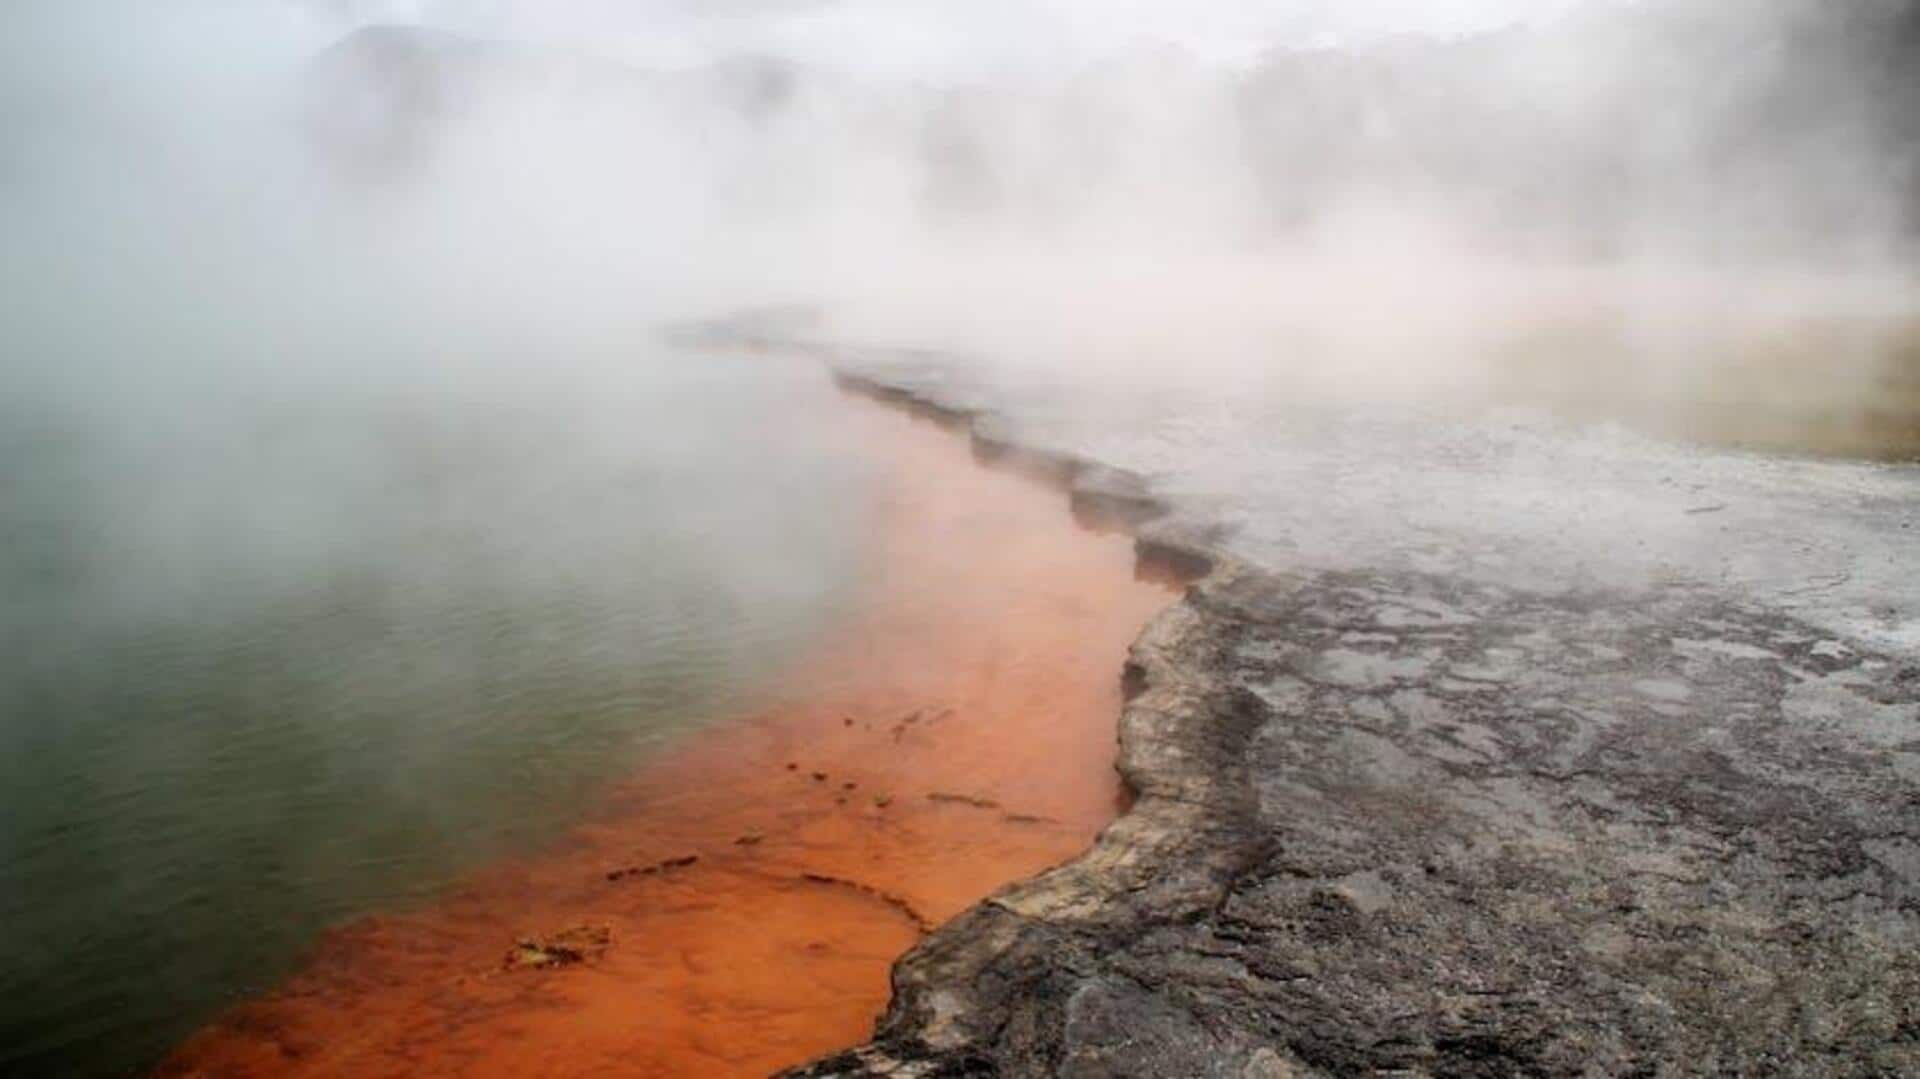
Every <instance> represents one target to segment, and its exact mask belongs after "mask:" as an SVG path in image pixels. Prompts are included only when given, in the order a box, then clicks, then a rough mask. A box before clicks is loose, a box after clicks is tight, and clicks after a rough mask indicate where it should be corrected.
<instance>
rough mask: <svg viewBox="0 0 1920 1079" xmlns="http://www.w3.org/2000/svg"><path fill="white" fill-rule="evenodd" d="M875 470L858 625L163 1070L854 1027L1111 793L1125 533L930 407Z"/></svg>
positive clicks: (643, 1051)
mask: <svg viewBox="0 0 1920 1079" xmlns="http://www.w3.org/2000/svg"><path fill="white" fill-rule="evenodd" d="M845 407H846V409H847V410H848V416H847V418H846V423H847V424H848V426H849V429H850V431H851V433H852V435H853V438H854V443H855V445H854V446H852V447H850V448H849V451H848V452H861V453H866V454H874V455H879V458H878V459H880V460H882V461H883V462H884V480H883V483H882V485H881V494H880V496H879V497H880V498H881V505H880V506H879V507H878V513H877V514H876V517H877V520H878V521H879V523H880V528H879V530H878V534H877V535H876V536H875V537H874V541H873V542H874V545H875V548H874V552H875V553H874V557H873V564H872V565H871V567H870V568H869V574H870V576H869V579H868V580H867V581H866V583H865V585H864V592H863V598H862V601H861V603H860V604H859V607H858V610H857V611H856V613H855V614H854V615H853V616H851V617H850V618H849V620H848V622H847V624H844V625H842V626H840V627H837V628H836V629H834V630H833V631H831V632H830V633H829V634H828V635H827V639H826V640H824V641H823V642H822V643H821V644H820V646H819V647H818V648H817V649H815V650H813V651H812V652H811V653H810V654H809V655H808V656H807V657H806V660H805V662H803V663H801V664H799V665H797V666H796V668H795V669H794V670H792V671H791V672H787V674H786V676H785V679H784V683H783V690H784V691H783V692H782V694H781V698H782V699H783V700H786V701H792V702H797V703H792V704H783V705H780V706H777V707H773V708H770V709H768V710H767V711H765V712H762V713H761V714H757V715H750V716H744V717H741V718H740V719H738V720H734V721H728V722H722V723H718V724H715V725H714V726H713V727H712V728H710V729H709V730H707V731H706V732H704V733H702V734H700V735H698V736H695V737H694V738H692V739H690V740H689V741H688V742H686V743H684V744H683V745H682V746H681V747H679V748H678V749H676V750H674V751H673V752H671V753H669V754H667V755H666V756H665V757H663V758H661V759H658V760H656V761H655V762H653V763H651V764H649V765H648V766H647V767H646V769H645V770H644V771H643V772H642V773H641V774H639V775H637V776H635V777H633V778H632V779H631V780H630V781H628V782H626V783H624V784H623V785H621V786H620V788H619V789H618V790H617V791H616V792H615V793H614V795H613V796H612V797H611V798H610V799H609V800H608V802H607V804H606V805H605V806H604V807H603V809H601V810H600V811H598V812H597V813H596V814H595V815H594V816H593V818H592V819H591V820H590V821H589V822H588V823H586V824H583V825H582V826H581V827H579V828H578V829H577V830H575V832H574V833H573V834H571V835H570V836H568V837H567V838H566V839H564V840H563V841H561V842H560V843H559V844H558V845H557V846H556V847H555V848H553V849H550V850H547V851H544V852H542V853H540V854H539V855H537V856H536V857H533V858H531V859H527V860H524V861H518V862H513V863H509V864H503V865H496V866H493V867H490V868H488V869H486V870H485V871H483V872H481V873H478V874H476V875H475V876H473V877H472V878H471V879H469V880H467V881H466V882H464V883H463V884H462V885H461V886H460V887H459V888H457V889H455V890H454V891H453V892H452V894H449V895H447V896H445V897H443V898H442V899H439V900H436V901H435V902H434V903H432V904H431V905H429V906H427V907H425V908H424V909H420V910H417V911H411V912H407V913H402V914H394V915H387V916H379V917H369V918H365V919H362V920H360V921H358V922H355V923H353V924H351V925H348V926H346V927H344V928H342V929H340V930H338V931H336V932H334V933H332V934H330V935H329V936H328V937H327V938H326V939H325V940H323V941H322V942H320V944H319V945H318V946H317V947H316V949H315V952H314V954H313V956H312V957H311V959H310V960H309V962H308V964H307V966H306V967H305V969H304V970H303V971H301V972H300V973H299V974H297V975H295V976H294V977H293V978H291V979H290V980H288V981H287V982H286V983H285V984H284V985H283V986H281V987H280V988H279V989H277V990H275V991H274V992H272V993H271V994H269V995H267V996H265V997H263V998H261V999H259V1000H256V1001H252V1002H250V1003H247V1004H244V1005H241V1006H239V1007H237V1008H235V1009H233V1010H231V1011H229V1012H228V1013H227V1014H225V1015H224V1016H222V1017H221V1018H219V1019H218V1020H216V1021H215V1022H214V1023H212V1024H211V1025H209V1026H208V1027H207V1028H205V1029H204V1030H202V1031H201V1032H200V1033H199V1034H197V1035H195V1036H194V1037H193V1038H192V1039H190V1040H189V1041H188V1042H187V1043H186V1044H185V1045H183V1046H182V1047H180V1049H178V1050H177V1051H176V1052H175V1053H174V1055H173V1056H172V1057H171V1058H170V1059H169V1060H168V1061H166V1062H165V1063H164V1064H163V1065H162V1066H161V1069H160V1072H161V1073H162V1074H165V1075H195V1074H204V1075H269V1074H270V1075H289V1074H304V1075H356V1076H364V1075H376V1076H377V1075H421V1074H435V1075H473V1076H481V1075H488V1076H491V1075H500V1076H536V1075H567V1076H575V1075H601V1074H606V1075H614V1074H619V1075H643V1076H654V1075H659V1076H699V1077H703V1079H704V1077H720V1076H760V1075H766V1074H767V1073H769V1072H772V1071H775V1070H778V1069H779V1068H781V1067H784V1066H787V1065H792V1064H797V1063H801V1062H803V1061H805V1060H807V1059H809V1058H811V1057H813V1056H817V1055H819V1054H822V1053H825V1052H829V1051H832V1050H834V1049H838V1048H843V1047H845V1046H848V1045H851V1044H855V1043H857V1042H860V1041H862V1040H864V1039H865V1037H866V1036H867V1034H868V1033H869V1032H870V1031H871V1029H872V1025H873V1021H874V1019H875V1018H876V1016H877V1015H878V1014H879V1012H880V1011H881V1010H882V1009H883V1008H884V1007H885V1005H886V1001H887V995H888V982H887V975H888V970H889V967H890V966H891V964H892V962H893V960H894V959H895V958H896V957H897V956H899V955H900V954H901V953H902V952H904V951H906V950H907V949H908V948H910V947H912V946H913V944H914V943H915V942H916V941H917V940H918V939H919V938H920V937H921V935H923V933H924V932H925V931H926V928H927V927H928V926H930V925H933V924H937V923H939V922H941V921H944V920H946V919H947V918H950V917H952V916H953V915H955V914H957V913H959V912H960V911H961V910H963V909H965V908H966V907H967V906H969V905H971V904H972V903H974V902H976V901H977V900H979V899H981V898H982V897H984V896H985V895H987V894H988V893H989V892H991V891H993V890H994V889H995V888H997V887H999V886H1001V885H1003V884H1005V883H1008V882H1009V881H1013V880H1017V879H1019V878H1022V877H1026V876H1029V875H1031V874H1033V873H1035V872H1038V871H1040V870H1042V869H1044V868H1047V867H1048V866H1052V865H1056V864H1058V863H1060V862H1062V861H1065V860H1067V859H1069V858H1071V857H1072V856H1074V855H1075V854H1077V853H1078V852H1080V851H1082V850H1084V849H1085V848H1086V846H1087V845H1088V843H1089V842H1090V841H1091V840H1092V838H1093V836H1094V834H1095V833H1096V832H1097V831H1098V830H1099V829H1100V828H1101V827H1102V826H1104V825H1105V824H1106V823H1107V822H1108V821H1110V820H1111V819H1112V818H1113V816H1114V815H1115V813H1116V812H1117V811H1118V810H1119V808H1120V804H1121V798H1122V791H1121V788H1120V784H1119V782H1118V779H1117V777H1116V775H1115V773H1114V771H1113V760H1114V751H1115V746H1114V731H1115V722H1116V720H1117V718H1118V714H1119V710H1120V705H1121V699H1120V686H1119V678H1120V671H1121V664H1122V662H1123V659H1124V657H1125V653H1126V648H1127V645H1128V644H1129V643H1130V642H1131V641H1132V639H1133V638H1134V636H1135V635H1136V634H1137V633H1138V632H1139V630H1140V628H1141V626H1142V625H1143V624H1144V623H1145V622H1146V620H1147V618H1148V617H1149V616H1150V615H1151V614H1152V613H1153V612H1154V611H1156V610H1157V609H1159V608H1160V607H1162V606H1164V605H1165V604H1166V603H1167V602H1168V595H1167V592H1166V590H1165V588H1164V587H1162V586H1160V585H1156V584H1151V583H1146V582H1142V581H1139V580H1136V579H1135V573H1134V560H1133V552H1132V546H1131V544H1130V543H1129V542H1128V541H1127V540H1125V539H1123V538H1121V537H1117V536H1102V535H1095V534H1093V533H1090V532H1088V531H1085V530H1083V529H1081V528H1079V527H1078V526H1076V525H1075V524H1074V523H1073V521H1072V519H1071V517H1070V515H1069V514H1068V512H1067V508H1066V500H1065V498H1064V497H1063V496H1062V495H1061V494H1060V493H1059V492H1058V491H1054V490H1049V489H1046V488H1044V487H1042V486H1040V485H1037V484H1034V483H1031V482H1029V481H1027V480H1024V479H1022V478H1019V477H1017V476H1013V475H1009V474H1007V473H1004V472H996V471H991V470H988V469H985V468H982V467H980V466H978V465H976V464H975V463H974V462H973V461H972V460H971V459H970V456H969V453H968V450H967V445H966V441H965V439H964V438H961V437H957V436H955V435H954V434H953V433H950V432H948V431H943V430H940V429H938V428H937V427H935V426H933V425H932V424H930V423H927V422H925V421H921V420H914V419H910V418H908V417H906V416H904V415H901V414H898V413H894V412H891V411H888V410H884V409H881V408H879V407H876V406H872V405H868V404H858V403H853V402H848V403H847V404H846V405H845Z"/></svg>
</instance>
